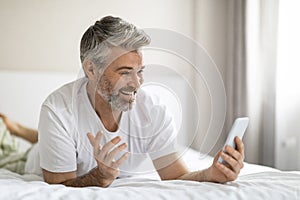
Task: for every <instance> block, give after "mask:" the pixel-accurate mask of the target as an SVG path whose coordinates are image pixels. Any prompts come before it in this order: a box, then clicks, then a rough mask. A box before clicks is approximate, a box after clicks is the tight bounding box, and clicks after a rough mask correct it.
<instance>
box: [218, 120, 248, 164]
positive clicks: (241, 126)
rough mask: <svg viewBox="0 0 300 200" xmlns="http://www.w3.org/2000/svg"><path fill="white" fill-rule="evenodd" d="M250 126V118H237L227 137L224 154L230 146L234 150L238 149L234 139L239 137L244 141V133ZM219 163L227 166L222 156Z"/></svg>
mask: <svg viewBox="0 0 300 200" xmlns="http://www.w3.org/2000/svg"><path fill="white" fill-rule="evenodd" d="M248 124H249V118H248V117H241V118H237V119H236V120H235V121H234V123H233V125H232V128H231V130H230V132H229V134H228V136H227V139H226V142H225V144H224V146H223V148H222V150H223V151H224V152H226V151H225V146H226V145H229V146H231V147H233V148H234V149H236V144H235V142H234V138H235V137H236V136H237V137H239V138H240V139H243V136H244V133H245V131H246V129H247V127H248ZM218 162H220V163H223V164H225V163H226V162H225V161H224V160H223V159H222V158H221V156H220V157H219V159H218Z"/></svg>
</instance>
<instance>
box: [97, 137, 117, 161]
mask: <svg viewBox="0 0 300 200" xmlns="http://www.w3.org/2000/svg"><path fill="white" fill-rule="evenodd" d="M120 141H121V137H120V136H117V137H114V138H113V139H112V140H110V141H109V142H108V143H106V144H105V145H104V146H103V148H102V150H101V153H102V154H103V155H105V156H104V157H106V154H107V153H108V152H109V151H110V150H111V149H112V148H113V147H114V146H115V145H116V144H118V143H119V142H120Z"/></svg>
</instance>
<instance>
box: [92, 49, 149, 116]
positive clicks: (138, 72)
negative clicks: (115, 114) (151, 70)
mask: <svg viewBox="0 0 300 200" xmlns="http://www.w3.org/2000/svg"><path fill="white" fill-rule="evenodd" d="M143 69H144V66H143V63H142V55H141V53H138V52H129V53H126V54H123V55H121V56H120V57H118V58H117V59H115V60H114V61H113V62H112V63H111V64H110V65H109V66H108V67H107V68H106V69H105V70H104V72H103V74H102V75H100V76H101V77H100V80H99V82H98V84H97V93H98V94H99V95H100V96H101V97H102V99H103V100H104V101H106V102H107V103H108V104H109V105H110V106H111V108H112V109H113V110H119V111H127V110H129V109H131V108H132V104H133V103H134V100H135V93H136V92H137V90H138V89H139V88H140V85H141V84H142V83H143V81H144V79H143Z"/></svg>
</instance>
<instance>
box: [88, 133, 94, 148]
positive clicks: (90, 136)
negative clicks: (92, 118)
mask: <svg viewBox="0 0 300 200" xmlns="http://www.w3.org/2000/svg"><path fill="white" fill-rule="evenodd" d="M87 137H88V139H89V141H90V143H91V145H92V146H94V136H93V134H91V133H87Z"/></svg>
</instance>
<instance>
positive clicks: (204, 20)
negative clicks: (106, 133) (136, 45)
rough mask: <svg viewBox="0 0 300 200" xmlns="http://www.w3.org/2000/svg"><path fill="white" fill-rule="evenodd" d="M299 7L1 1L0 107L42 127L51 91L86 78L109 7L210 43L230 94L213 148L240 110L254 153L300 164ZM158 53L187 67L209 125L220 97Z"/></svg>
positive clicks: (252, 157)
mask: <svg viewBox="0 0 300 200" xmlns="http://www.w3.org/2000/svg"><path fill="white" fill-rule="evenodd" d="M299 6H300V5H299V2H297V1H280V0H275V1H271V0H265V1H260V0H252V1H239V0H223V1H220V0H185V1H182V0H164V1H159V0H152V1H138V0H132V1H131V2H130V5H128V3H127V2H124V1H122V0H113V1H96V0H93V1H89V3H87V2H86V1H77V2H74V1H71V0H65V1H57V0H55V1H38V0H27V1H18V0H2V1H1V2H0V25H1V29H0V30H1V37H0V44H1V48H0V58H1V65H0V71H1V72H0V77H1V79H0V83H1V85H0V92H1V94H2V95H3V96H2V98H1V103H0V112H3V113H6V114H7V115H8V116H10V117H12V118H14V119H15V120H17V121H19V122H21V123H23V124H25V125H27V126H31V127H34V128H36V127H37V123H38V113H39V106H40V104H41V103H42V101H43V98H45V97H46V96H45V91H47V92H50V91H52V90H53V89H54V88H55V87H58V86H59V85H61V84H63V83H64V82H68V81H70V80H72V79H74V78H76V77H77V74H78V72H79V70H80V60H79V42H80V38H81V35H82V33H83V32H84V30H85V29H86V27H88V26H89V25H90V24H91V23H92V22H94V21H95V20H96V19H99V18H101V17H103V16H105V15H108V14H110V15H115V16H120V17H122V18H124V19H126V20H128V21H130V22H132V23H133V24H136V25H137V26H138V27H140V28H157V29H168V30H172V31H175V32H178V33H180V34H182V35H185V36H186V37H188V38H190V39H192V40H195V41H196V42H197V43H199V44H200V45H201V46H202V47H203V48H204V49H206V51H207V52H208V54H209V55H210V57H211V58H212V59H213V61H214V62H215V64H216V66H217V67H218V70H219V72H220V75H221V77H222V79H223V81H224V85H225V89H226V95H227V102H226V105H227V113H226V121H225V124H224V130H223V132H222V134H221V133H220V135H219V138H210V141H215V143H209V144H207V145H208V146H206V147H203V148H204V149H209V153H210V154H212V155H213V154H214V153H215V152H216V151H217V150H218V149H219V148H221V147H222V145H223V143H224V141H225V138H226V133H227V132H228V130H229V129H230V125H231V124H232V122H233V119H234V118H235V117H238V116H244V115H247V116H249V117H250V120H251V123H250V127H249V129H248V130H247V133H246V135H245V138H244V142H245V148H246V152H245V154H246V161H247V162H251V163H257V164H263V165H268V166H272V167H275V168H279V169H282V170H300V148H299V146H300V135H299V133H298V132H299V130H300V123H299V122H300V121H299V119H300V103H299V102H300V90H299V87H298V86H299V78H298V77H297V75H298V74H299V72H300V71H299V66H300V63H299V59H297V52H298V49H296V48H298V47H299V46H300V40H299V35H300V33H299V31H300V29H299V27H297V26H296V24H297V19H299V17H300V16H299V12H298V11H297V9H296V8H299ZM149 55H151V56H152V57H149V56H148V57H147V58H146V59H147V62H149V63H158V64H161V65H165V66H168V67H174V69H177V70H178V71H177V72H178V73H180V74H186V77H187V78H188V79H189V80H190V82H191V83H192V84H193V87H194V88H196V91H197V94H196V95H198V96H199V98H201V102H200V103H199V104H200V105H199V106H200V110H201V114H200V115H201V120H200V126H199V129H198V130H197V131H198V134H199V135H202V134H203V133H205V132H206V131H207V128H208V126H209V119H210V112H211V109H212V105H211V104H210V96H209V93H208V91H207V90H206V88H205V83H204V81H203V80H202V79H200V80H198V79H197V78H196V77H195V76H194V75H193V73H192V70H190V69H191V66H189V65H188V64H187V63H185V62H182V60H180V59H178V57H176V56H175V57H174V56H172V55H168V54H155V52H152V54H151V52H149ZM151 59H152V61H151ZM153 60H155V62H154V61H153ZM185 65H186V68H184V67H185ZM186 69H188V70H186ZM24 74H27V75H26V76H24ZM49 75H51V76H50V78H49ZM12 76H13V78H12ZM164 78H166V77H163V78H162V79H164ZM169 78H170V80H173V79H172V78H174V77H169ZM66 79H67V80H66ZM45 80H47V83H46V82H44V81H45ZM175 81H176V80H175ZM178 84H179V83H178ZM32 85H35V87H34V88H33V87H32ZM41 86H43V88H41ZM176 87H180V84H179V85H178V86H176ZM20 88H22V89H20ZM188 99H189V98H186V99H185V100H184V101H183V103H184V105H181V106H182V109H186V110H188V111H189V112H190V115H185V116H183V117H184V120H185V122H184V128H185V129H184V130H186V133H185V134H186V135H185V136H186V138H188V140H189V141H191V140H192V142H193V143H192V147H193V148H195V149H198V150H199V149H200V146H201V144H202V139H203V138H201V137H198V138H196V139H195V140H193V139H194V138H193V135H189V133H191V132H193V130H192V129H194V128H191V127H190V126H189V124H188V123H187V122H191V121H193V120H194V116H197V113H193V111H195V109H193V104H192V103H191V102H189V100H188ZM192 127H194V126H192ZM211 144H214V145H213V146H211ZM211 148H212V149H211Z"/></svg>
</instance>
